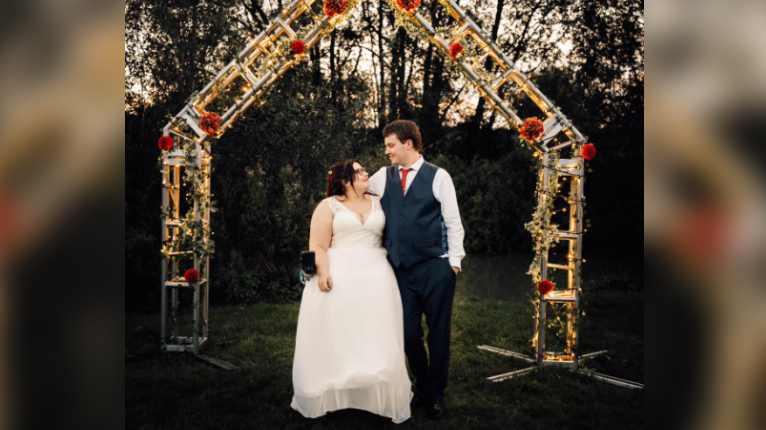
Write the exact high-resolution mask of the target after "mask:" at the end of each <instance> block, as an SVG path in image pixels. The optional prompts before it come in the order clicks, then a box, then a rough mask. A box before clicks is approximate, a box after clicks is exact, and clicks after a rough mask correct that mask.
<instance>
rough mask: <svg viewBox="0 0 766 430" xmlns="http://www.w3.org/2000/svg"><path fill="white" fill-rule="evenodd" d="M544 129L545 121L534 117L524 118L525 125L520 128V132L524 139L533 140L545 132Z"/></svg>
mask: <svg viewBox="0 0 766 430" xmlns="http://www.w3.org/2000/svg"><path fill="white" fill-rule="evenodd" d="M544 129H545V127H544V126H543V122H542V121H540V120H539V119H537V118H534V117H533V118H527V119H526V120H524V125H522V126H521V128H520V129H519V133H521V137H523V138H524V139H526V140H528V141H530V142H533V141H535V140H537V138H538V137H540V136H541V135H542V134H543V130H544Z"/></svg>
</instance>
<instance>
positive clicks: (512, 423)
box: [125, 285, 644, 430]
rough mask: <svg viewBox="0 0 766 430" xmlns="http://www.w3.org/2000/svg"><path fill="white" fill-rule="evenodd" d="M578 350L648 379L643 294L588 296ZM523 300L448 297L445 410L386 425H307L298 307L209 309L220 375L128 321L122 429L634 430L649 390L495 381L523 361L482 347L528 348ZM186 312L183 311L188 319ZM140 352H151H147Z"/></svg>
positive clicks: (371, 418) (545, 376) (145, 321)
mask: <svg viewBox="0 0 766 430" xmlns="http://www.w3.org/2000/svg"><path fill="white" fill-rule="evenodd" d="M586 294H587V295H586V296H585V299H586V300H587V305H586V308H585V309H586V316H585V317H584V318H583V319H582V322H581V324H582V325H581V331H580V338H581V352H582V353H588V352H593V351H598V350H602V349H608V350H609V356H610V357H611V359H606V358H601V359H594V360H591V361H590V362H588V364H587V366H588V367H589V368H593V369H596V370H597V371H598V372H601V373H606V374H608V375H613V376H617V377H621V378H625V379H629V380H632V381H637V382H641V383H643V382H644V342H643V339H644V297H643V293H642V292H641V291H635V290H619V289H616V288H613V287H612V288H599V286H598V285H594V288H592V290H591V291H589V290H588V289H586ZM527 306H528V305H527V304H526V303H524V302H523V301H518V300H516V301H496V300H486V299H477V298H475V297H473V296H471V295H469V294H467V293H465V292H463V293H461V291H460V289H458V294H457V295H456V297H455V307H454V313H453V322H452V346H451V361H450V375H449V386H448V388H447V391H446V395H445V408H446V415H445V416H444V417H443V418H442V419H441V420H439V421H432V420H430V419H428V417H426V415H425V413H424V412H423V411H420V410H415V411H413V416H412V419H410V420H408V421H407V422H405V423H403V424H399V425H396V424H393V423H391V421H390V420H389V419H387V418H383V417H379V416H376V415H373V414H370V413H367V412H364V411H358V410H346V411H337V412H334V413H332V414H328V415H327V416H325V417H321V418H318V419H314V420H311V419H305V418H303V417H302V416H301V415H300V414H299V413H298V412H295V411H294V410H292V409H291V408H290V400H291V398H292V379H291V370H292V359H293V351H294V346H295V331H296V324H297V320H298V309H299V304H297V303H296V304H288V305H271V304H256V305H248V306H242V305H239V306H237V305H232V306H220V307H215V308H212V309H211V311H210V327H211V339H213V340H214V343H213V344H212V345H211V346H210V348H209V349H207V350H206V352H205V353H206V354H208V355H210V356H213V357H216V358H220V359H222V360H226V361H228V362H230V363H232V364H234V365H236V366H239V369H238V370H234V371H225V370H222V369H219V368H216V367H213V366H210V365H206V364H205V363H202V362H201V361H198V360H195V359H194V358H193V357H192V356H191V355H190V354H177V353H166V354H161V355H160V354H154V355H153V354H151V352H153V351H157V350H159V314H149V315H147V314H128V315H127V316H126V355H129V356H136V355H137V356H138V357H139V358H131V359H127V360H126V363H125V374H126V376H125V384H126V389H125V409H126V415H127V427H128V428H141V429H159V428H163V429H173V428H178V429H212V428H225V429H229V428H231V429H239V428H247V429H253V428H264V429H293V428H295V429H303V428H323V429H324V428H328V429H329V428H348V429H365V428H383V427H387V428H388V427H390V428H393V427H396V428H437V427H438V428H442V429H465V428H516V429H578V430H579V429H613V428H619V429H633V428H635V429H638V428H643V424H644V392H643V390H633V389H627V388H621V387H617V386H614V385H610V384H606V383H602V382H598V381H596V380H595V379H591V378H588V377H586V376H582V375H577V374H573V373H571V372H569V371H566V370H560V369H544V370H539V371H537V372H532V373H530V374H527V375H524V376H521V377H518V378H514V379H510V380H506V381H503V382H498V383H493V382H489V381H487V380H486V379H485V378H486V377H488V376H492V375H496V374H499V373H505V372H509V371H512V370H515V369H522V368H524V367H527V366H528V365H527V363H526V362H524V361H521V360H517V359H514V358H510V357H503V356H500V355H497V354H492V353H488V352H484V351H480V350H478V349H477V346H478V345H492V346H497V347H500V348H504V349H509V350H513V351H523V350H525V348H528V346H527V341H528V340H529V338H530V337H531V335H532V330H533V321H532V319H531V316H530V315H529V314H528V313H527V312H526V310H527ZM189 313H190V312H189ZM145 353H148V354H146V355H145Z"/></svg>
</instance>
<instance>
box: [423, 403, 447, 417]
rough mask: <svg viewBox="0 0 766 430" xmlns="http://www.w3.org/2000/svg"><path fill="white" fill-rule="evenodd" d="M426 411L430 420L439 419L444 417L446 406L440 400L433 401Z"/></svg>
mask: <svg viewBox="0 0 766 430" xmlns="http://www.w3.org/2000/svg"><path fill="white" fill-rule="evenodd" d="M426 410H427V412H428V417H429V418H433V419H437V418H441V417H442V415H444V405H443V404H442V402H441V400H439V399H431V401H430V402H428V407H427V408H426Z"/></svg>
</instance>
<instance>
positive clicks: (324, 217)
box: [309, 201, 332, 292]
mask: <svg viewBox="0 0 766 430" xmlns="http://www.w3.org/2000/svg"><path fill="white" fill-rule="evenodd" d="M331 241H332V210H331V209H330V206H329V204H328V203H327V201H322V202H321V203H319V205H317V208H316V209H315V210H314V215H312V216H311V233H310V235H309V250H310V251H314V256H315V258H316V265H317V276H319V289H320V290H322V291H325V292H327V291H330V289H332V278H331V277H330V261H329V259H328V258H327V249H328V248H329V247H330V242H331Z"/></svg>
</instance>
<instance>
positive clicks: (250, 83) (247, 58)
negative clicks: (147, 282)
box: [159, 0, 643, 387]
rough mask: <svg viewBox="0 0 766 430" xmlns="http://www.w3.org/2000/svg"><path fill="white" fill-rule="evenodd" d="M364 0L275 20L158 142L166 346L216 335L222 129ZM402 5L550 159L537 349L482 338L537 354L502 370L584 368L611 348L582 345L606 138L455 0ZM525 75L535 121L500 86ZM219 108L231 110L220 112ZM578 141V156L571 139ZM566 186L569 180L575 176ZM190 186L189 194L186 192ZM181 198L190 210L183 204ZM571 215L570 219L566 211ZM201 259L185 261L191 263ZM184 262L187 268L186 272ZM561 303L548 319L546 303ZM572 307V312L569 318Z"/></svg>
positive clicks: (543, 164) (311, 4)
mask: <svg viewBox="0 0 766 430" xmlns="http://www.w3.org/2000/svg"><path fill="white" fill-rule="evenodd" d="M362 1H364V0H324V4H323V5H322V7H320V6H319V5H318V4H315V0H294V1H292V2H291V3H290V4H289V5H288V6H287V7H286V8H284V9H283V10H282V12H281V13H280V14H279V15H278V16H277V17H276V19H275V20H274V21H273V22H272V23H270V24H269V26H268V28H267V29H266V30H264V31H263V32H261V33H260V34H259V35H257V36H256V37H254V38H253V39H251V40H250V41H249V43H247V46H245V48H244V49H243V50H242V51H241V52H239V54H238V55H237V56H236V58H234V59H233V60H232V61H231V62H230V63H229V64H227V65H226V66H225V67H224V68H223V69H221V70H220V72H219V73H218V75H217V76H216V77H215V78H214V79H213V80H211V81H210V82H209V83H208V84H207V85H206V86H205V87H204V88H203V89H202V91H200V92H199V93H196V94H193V95H192V96H191V97H190V98H189V100H188V102H187V104H186V105H185V106H184V107H183V109H181V111H180V112H179V113H178V114H177V115H175V117H173V118H172V119H171V120H170V122H168V124H167V125H166V126H165V127H164V129H163V135H162V137H160V140H159V146H160V148H161V149H162V157H161V162H162V170H161V173H162V187H163V192H162V211H163V217H162V250H161V253H162V283H161V287H162V299H161V300H162V304H161V305H162V312H161V319H162V321H161V349H162V350H165V351H190V352H193V353H194V354H195V355H196V354H198V353H199V352H200V350H201V349H202V348H203V347H204V346H205V345H206V344H207V343H208V341H209V336H208V292H209V289H210V277H209V269H210V255H211V254H212V253H213V251H214V243H213V240H212V239H211V235H212V231H211V229H210V214H211V212H213V211H214V210H215V209H214V207H213V205H212V203H211V201H210V181H211V166H212V159H213V157H212V151H211V142H212V141H213V139H215V138H219V137H221V136H222V135H223V134H224V133H225V132H226V131H227V130H228V129H230V128H231V127H232V126H233V125H234V123H235V122H236V121H237V120H238V119H239V118H241V117H242V115H243V114H244V113H245V112H246V111H247V109H248V108H250V107H251V106H252V105H253V104H255V103H262V101H261V100H262V98H263V96H264V94H266V92H267V91H268V90H269V89H270V88H271V87H272V86H273V85H274V84H275V82H276V81H277V80H278V79H279V78H280V77H281V76H282V75H284V74H285V73H286V72H287V71H288V70H290V69H291V68H293V67H294V66H296V65H297V64H299V63H301V62H302V61H304V59H305V55H306V51H307V50H308V49H310V48H311V47H313V46H314V45H316V44H317V43H318V42H319V41H320V40H321V39H322V38H323V37H325V36H326V35H328V34H329V33H331V32H332V31H333V30H334V29H335V28H336V27H337V26H338V25H340V24H341V23H343V22H344V21H345V20H346V19H347V18H348V16H349V14H350V12H351V10H353V9H354V8H355V7H356V6H357V5H358V4H359V3H361V2H362ZM386 1H388V3H389V4H390V6H391V9H392V10H393V11H394V14H395V16H396V25H397V26H403V27H404V28H405V29H406V30H407V31H408V32H409V33H410V34H411V35H413V36H416V37H419V38H421V39H423V40H426V41H428V42H429V43H433V44H434V45H435V46H436V47H437V48H438V49H437V51H438V52H439V53H440V54H441V55H442V56H443V57H444V58H446V59H447V64H448V65H449V66H451V67H455V68H457V69H458V70H459V71H460V72H462V74H463V75H464V76H465V77H466V79H467V81H468V82H469V83H471V84H472V85H473V86H474V87H475V88H476V89H477V91H478V92H479V94H480V95H481V96H482V97H484V98H485V99H486V101H487V102H488V105H489V106H490V107H491V108H492V109H494V110H495V111H497V113H499V114H500V116H501V117H502V118H504V119H505V121H506V123H507V127H508V128H514V129H517V130H519V132H520V134H521V136H522V138H523V142H524V144H525V145H527V146H528V147H529V148H530V149H531V150H532V156H533V158H535V159H536V161H537V162H538V163H539V166H540V168H539V171H538V184H537V189H536V197H537V205H536V208H535V212H534V214H533V215H532V220H531V221H530V222H529V223H527V224H526V225H525V227H526V229H527V230H529V232H530V233H531V234H532V236H533V239H534V243H535V245H534V248H535V257H534V260H533V262H532V264H531V266H530V269H529V272H528V273H529V274H530V275H531V277H532V281H533V284H535V286H536V287H537V288H536V290H535V291H534V298H533V301H534V307H535V329H534V335H533V337H532V339H531V342H532V346H533V349H534V351H535V354H534V355H533V356H527V355H524V354H520V353H517V352H512V351H507V350H503V349H500V348H495V347H491V346H486V345H482V346H479V349H482V350H486V351H491V352H496V353H499V354H503V355H506V356H512V357H516V358H520V359H522V360H526V361H529V362H531V363H534V364H535V366H532V367H530V368H527V369H522V370H519V371H515V372H509V373H506V374H502V375H497V376H493V377H490V378H488V379H490V380H493V381H500V380H503V379H507V378H510V377H513V376H516V375H518V374H522V373H526V372H528V371H531V370H533V369H535V368H537V367H538V366H542V365H559V366H564V367H567V368H571V369H573V370H580V371H581V369H579V364H578V363H579V362H580V360H583V359H586V358H590V357H593V356H595V355H598V354H603V353H605V352H606V351H599V352H596V353H592V354H584V355H581V354H579V351H578V343H579V337H578V334H579V330H578V325H577V323H578V321H579V318H580V293H581V274H580V267H581V262H582V258H581V256H582V235H583V232H584V228H583V222H584V220H583V206H584V198H585V197H584V196H583V183H584V179H585V170H586V169H585V160H589V159H591V158H593V156H594V155H595V152H596V150H595V147H594V146H593V145H592V144H588V143H586V138H585V137H583V135H582V134H581V133H580V132H579V131H578V130H577V128H576V127H575V126H574V125H572V123H571V122H570V121H569V120H568V119H567V118H566V117H565V116H564V115H563V114H561V112H559V110H558V109H557V108H556V107H555V106H554V105H553V103H551V101H550V100H548V98H546V97H545V95H544V94H542V93H541V92H540V91H539V90H538V88H537V87H536V86H535V85H534V83H532V82H531V81H530V80H529V79H528V78H527V77H526V76H525V75H524V74H523V73H522V72H521V71H520V70H519V69H518V68H517V67H515V65H514V64H513V63H512V62H511V61H510V60H509V59H508V57H506V55H505V54H504V53H503V52H502V51H500V49H498V47H497V46H496V45H495V43H494V42H493V41H492V40H491V39H489V38H488V37H486V35H485V33H484V32H483V31H482V29H481V28H480V27H479V26H478V25H476V23H475V22H474V21H473V20H471V18H469V17H468V16H467V15H466V13H465V12H464V11H463V10H462V9H461V8H460V7H459V6H458V4H457V3H456V2H455V0H439V3H440V4H441V6H443V7H444V8H445V9H446V11H447V12H448V14H449V16H450V17H451V18H452V25H450V26H448V27H442V28H438V29H435V28H434V27H433V26H432V25H431V23H430V22H429V20H428V19H426V18H425V17H423V15H421V14H420V13H419V12H418V11H417V8H418V5H419V3H420V0H386ZM487 57H490V58H491V59H492V60H493V61H494V62H495V64H496V65H497V66H498V67H497V68H496V69H495V70H498V72H496V73H490V72H488V71H487V70H486V69H485V68H484V66H483V64H484V62H485V59H486V58H487ZM506 85H515V87H516V90H517V91H519V92H520V93H523V94H525V95H526V96H527V97H529V99H531V100H532V101H533V102H534V104H535V105H536V106H537V107H539V109H540V111H541V112H542V117H543V120H540V119H538V118H536V117H533V118H528V119H526V120H524V121H522V120H521V118H519V116H518V115H517V114H516V112H515V111H514V110H513V109H512V108H511V107H510V106H508V105H507V104H506V103H505V101H504V100H503V99H502V98H501V97H500V96H498V90H499V89H500V88H501V87H503V86H506ZM219 113H220V116H219ZM565 148H569V149H570V150H571V155H570V157H569V158H561V150H563V149H565ZM560 180H562V181H568V188H569V193H568V195H566V196H564V195H560V188H561V184H560V183H559V181H560ZM565 185H566V184H565ZM182 189H183V190H184V191H185V195H186V199H185V200H184V201H183V202H182V200H181V195H182ZM559 198H561V199H563V200H564V201H565V204H566V207H565V208H563V209H560V210H558V211H554V209H553V208H554V200H556V199H559ZM182 206H184V208H185V209H186V210H185V213H184V214H182V213H181V212H182V210H181V209H182ZM560 211H564V212H567V213H568V216H567V218H568V225H566V226H565V227H563V228H560V227H559V226H558V225H557V224H554V223H553V222H552V221H551V217H552V215H554V214H555V213H556V212H560ZM565 222H566V221H565ZM562 240H564V241H567V242H568V253H567V257H566V259H565V260H564V261H549V250H550V248H551V247H552V246H554V244H556V243H558V242H559V241H562ZM182 260H183V261H188V262H189V263H188V264H189V265H190V266H191V267H188V270H185V271H184V270H183V269H185V268H186V267H183V264H181V262H182ZM551 270H561V271H565V272H566V285H565V286H556V285H554V284H553V283H552V282H551V281H550V277H549V271H551ZM182 272H183V273H182ZM182 291H187V292H191V293H192V294H193V301H192V312H193V328H192V333H191V336H179V334H178V331H179V326H178V320H177V317H178V311H179V310H178V306H179V293H181V292H182ZM549 306H550V307H551V309H552V310H553V311H554V312H555V319H554V318H547V314H546V311H547V308H548V307H549ZM562 317H563V318H564V320H562V319H561V318H562ZM555 324H558V325H559V326H560V328H561V331H562V333H563V336H562V339H564V348H563V349H564V350H563V351H557V352H552V351H547V350H546V342H545V335H546V328H548V329H550V328H551V327H552V326H553V325H555ZM601 377H603V378H602V379H604V380H606V381H607V382H612V383H615V384H618V385H623V386H629V387H630V386H632V387H638V386H640V387H643V386H642V385H641V384H636V383H632V382H630V381H622V380H618V379H617V378H612V377H609V376H606V375H601Z"/></svg>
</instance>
